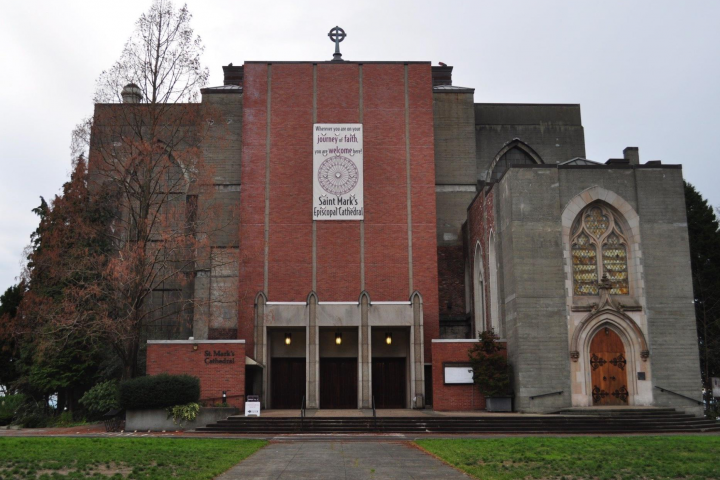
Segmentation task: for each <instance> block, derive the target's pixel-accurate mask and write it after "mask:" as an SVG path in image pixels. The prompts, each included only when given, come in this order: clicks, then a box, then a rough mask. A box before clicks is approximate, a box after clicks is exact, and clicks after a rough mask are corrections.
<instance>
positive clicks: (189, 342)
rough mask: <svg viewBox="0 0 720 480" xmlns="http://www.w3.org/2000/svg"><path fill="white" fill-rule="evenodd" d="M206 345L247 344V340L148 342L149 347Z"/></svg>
mask: <svg viewBox="0 0 720 480" xmlns="http://www.w3.org/2000/svg"><path fill="white" fill-rule="evenodd" d="M201 343H202V344H205V343H245V340H148V341H147V344H148V345H195V344H201Z"/></svg>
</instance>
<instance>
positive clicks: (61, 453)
mask: <svg viewBox="0 0 720 480" xmlns="http://www.w3.org/2000/svg"><path fill="white" fill-rule="evenodd" d="M266 444H267V442H265V441H263V440H221V439H188V438H178V439H173V438H37V437H34V438H29V437H25V438H0V480H20V479H23V480H25V479H32V480H52V479H60V478H61V479H65V478H68V479H81V478H82V479H87V478H103V479H113V480H115V479H133V480H134V479H149V480H156V479H157V480H160V479H162V480H165V479H170V478H173V479H178V480H206V479H207V480H209V479H212V478H214V477H215V476H217V475H219V474H220V473H222V472H225V471H226V470H228V469H229V468H230V467H232V466H233V465H235V464H237V463H238V462H240V461H241V460H243V459H244V458H246V457H247V456H249V455H251V454H252V453H254V452H255V451H257V450H259V449H260V448H262V447H263V446H265V445H266Z"/></svg>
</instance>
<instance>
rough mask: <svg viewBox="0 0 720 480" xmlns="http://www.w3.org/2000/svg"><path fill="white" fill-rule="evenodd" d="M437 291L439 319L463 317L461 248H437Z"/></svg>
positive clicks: (462, 260)
mask: <svg viewBox="0 0 720 480" xmlns="http://www.w3.org/2000/svg"><path fill="white" fill-rule="evenodd" d="M437 252H438V291H439V297H440V316H441V317H464V316H465V313H466V312H465V257H464V255H463V246H462V245H457V246H453V247H438V249H437Z"/></svg>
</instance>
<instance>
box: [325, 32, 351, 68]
mask: <svg viewBox="0 0 720 480" xmlns="http://www.w3.org/2000/svg"><path fill="white" fill-rule="evenodd" d="M328 37H330V41H332V42H335V53H333V59H332V61H333V62H342V61H343V59H342V54H341V53H340V42H342V41H343V40H345V37H347V34H346V33H345V30H343V29H342V28H340V27H338V26H336V27H335V28H331V29H330V32H329V33H328Z"/></svg>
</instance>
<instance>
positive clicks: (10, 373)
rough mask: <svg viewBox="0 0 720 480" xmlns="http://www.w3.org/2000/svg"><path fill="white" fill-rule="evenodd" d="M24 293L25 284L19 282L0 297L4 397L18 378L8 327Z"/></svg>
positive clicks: (0, 371)
mask: <svg viewBox="0 0 720 480" xmlns="http://www.w3.org/2000/svg"><path fill="white" fill-rule="evenodd" d="M24 293H25V284H24V283H23V282H20V283H19V284H17V285H13V286H12V287H10V288H8V289H7V290H5V293H3V294H2V295H0V390H2V393H3V394H5V395H8V394H9V393H11V387H10V386H11V385H12V384H13V383H14V382H15V381H16V380H17V379H18V376H19V372H18V360H19V358H18V355H17V350H16V348H15V341H14V339H13V337H12V335H11V334H10V332H9V330H8V327H9V326H10V324H11V322H12V319H14V318H15V316H16V315H17V311H18V307H20V302H22V298H23V294H24Z"/></svg>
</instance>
